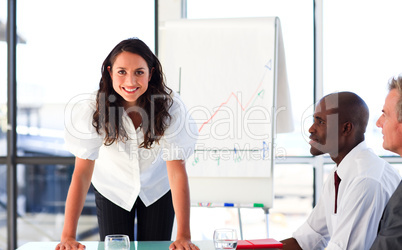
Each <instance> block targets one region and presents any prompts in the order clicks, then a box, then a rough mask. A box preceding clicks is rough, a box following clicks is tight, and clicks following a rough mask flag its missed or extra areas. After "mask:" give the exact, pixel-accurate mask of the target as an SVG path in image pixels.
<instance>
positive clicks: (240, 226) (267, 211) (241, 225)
mask: <svg viewBox="0 0 402 250" xmlns="http://www.w3.org/2000/svg"><path fill="white" fill-rule="evenodd" d="M262 210H264V214H265V225H266V229H267V238H269V208H265V207H263V208H262ZM237 212H238V215H239V228H240V239H241V240H244V239H243V224H242V221H241V212H240V207H239V208H237Z"/></svg>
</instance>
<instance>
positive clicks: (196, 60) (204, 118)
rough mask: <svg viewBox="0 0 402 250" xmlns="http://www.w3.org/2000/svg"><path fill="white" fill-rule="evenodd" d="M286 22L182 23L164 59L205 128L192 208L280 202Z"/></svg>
mask: <svg viewBox="0 0 402 250" xmlns="http://www.w3.org/2000/svg"><path fill="white" fill-rule="evenodd" d="M279 29H280V26H279V19H278V18H277V17H268V18H238V19H205V20H189V19H183V20H177V21H168V22H165V23H164V24H163V25H162V27H160V41H159V48H160V49H159V58H160V60H161V63H162V67H163V70H164V73H165V75H166V79H167V84H168V86H169V87H170V88H172V89H173V90H175V91H177V92H179V94H180V95H181V97H182V99H183V101H184V103H185V104H186V106H187V108H188V111H189V113H190V114H191V116H192V117H193V119H194V120H195V122H196V123H197V126H198V131H199V138H198V142H197V145H196V150H195V152H194V154H193V156H191V157H190V158H189V159H188V160H187V162H186V165H187V171H188V175H189V185H190V195H191V202H192V204H193V205H196V204H208V205H212V206H214V205H215V206H219V205H221V204H225V203H230V204H235V205H236V206H238V207H243V206H244V207H247V206H250V204H262V205H263V207H266V208H270V207H272V204H273V167H274V148H275V143H274V139H275V131H276V116H277V110H276V104H277V100H276V96H277V76H278V38H279V37H278V36H279V34H280V32H278V31H279Z"/></svg>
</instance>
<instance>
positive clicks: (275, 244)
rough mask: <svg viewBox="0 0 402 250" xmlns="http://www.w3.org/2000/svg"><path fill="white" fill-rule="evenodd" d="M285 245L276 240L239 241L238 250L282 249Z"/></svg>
mask: <svg viewBox="0 0 402 250" xmlns="http://www.w3.org/2000/svg"><path fill="white" fill-rule="evenodd" d="M282 247H283V244H282V243H281V242H279V241H277V240H274V239H259V240H239V241H237V248H236V249H263V248H282Z"/></svg>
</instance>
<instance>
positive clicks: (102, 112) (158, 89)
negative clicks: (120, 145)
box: [92, 38, 173, 148]
mask: <svg viewBox="0 0 402 250" xmlns="http://www.w3.org/2000/svg"><path fill="white" fill-rule="evenodd" d="M124 51H126V52H131V53H134V54H137V55H139V56H141V57H142V58H144V60H145V61H146V62H147V65H148V69H149V72H151V69H152V68H153V73H152V76H151V80H150V81H149V83H148V89H147V90H146V91H145V93H144V94H143V95H141V96H140V97H139V98H138V100H137V102H136V103H137V107H136V109H137V110H139V113H140V115H141V116H142V125H141V126H142V129H143V131H144V141H143V142H142V143H141V144H140V147H144V148H151V146H152V144H153V143H154V142H157V143H158V142H159V139H160V138H161V137H162V136H163V135H164V133H165V130H166V128H167V126H168V122H169V120H170V115H169V112H168V110H169V108H170V106H171V105H172V103H173V100H172V97H171V93H172V90H171V89H170V88H168V87H167V86H166V84H165V80H164V75H163V72H162V66H161V64H160V62H159V60H158V58H157V57H156V56H155V55H154V53H152V51H151V50H150V49H149V47H148V46H147V45H146V44H145V43H144V42H143V41H141V40H140V39H138V38H129V39H126V40H123V41H121V42H120V43H119V44H117V45H116V47H114V49H113V50H112V51H111V52H110V53H109V55H108V56H107V57H106V59H105V61H104V62H103V64H102V78H101V80H100V82H99V90H98V93H97V95H96V111H95V113H94V114H93V120H92V125H93V126H94V127H95V128H96V132H97V133H98V134H101V132H104V133H105V140H104V144H105V145H106V146H108V145H111V144H113V143H114V142H117V141H118V140H122V141H125V140H127V139H129V138H128V134H127V132H126V131H125V130H124V127H123V125H122V114H123V112H124V107H123V104H124V99H123V98H122V97H121V96H120V95H119V94H117V93H116V91H115V90H114V89H113V83H112V79H111V77H110V74H109V72H108V70H107V68H108V67H109V66H110V67H111V68H113V64H114V62H115V60H116V57H117V56H118V55H119V54H120V53H122V52H124Z"/></svg>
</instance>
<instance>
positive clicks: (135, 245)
mask: <svg viewBox="0 0 402 250" xmlns="http://www.w3.org/2000/svg"><path fill="white" fill-rule="evenodd" d="M58 243H59V242H56V241H44V242H29V243H26V244H24V245H22V246H21V247H19V248H18V249H17V250H54V248H55V247H56V245H57V244H58ZM80 243H81V244H84V245H85V246H86V250H104V245H103V242H98V241H80ZM171 243H172V241H132V242H131V245H130V250H159V249H160V250H168V249H169V246H170V244H171ZM193 243H194V244H196V245H197V246H198V247H199V248H200V250H214V249H215V248H214V242H213V241H207V240H205V241H193Z"/></svg>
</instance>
